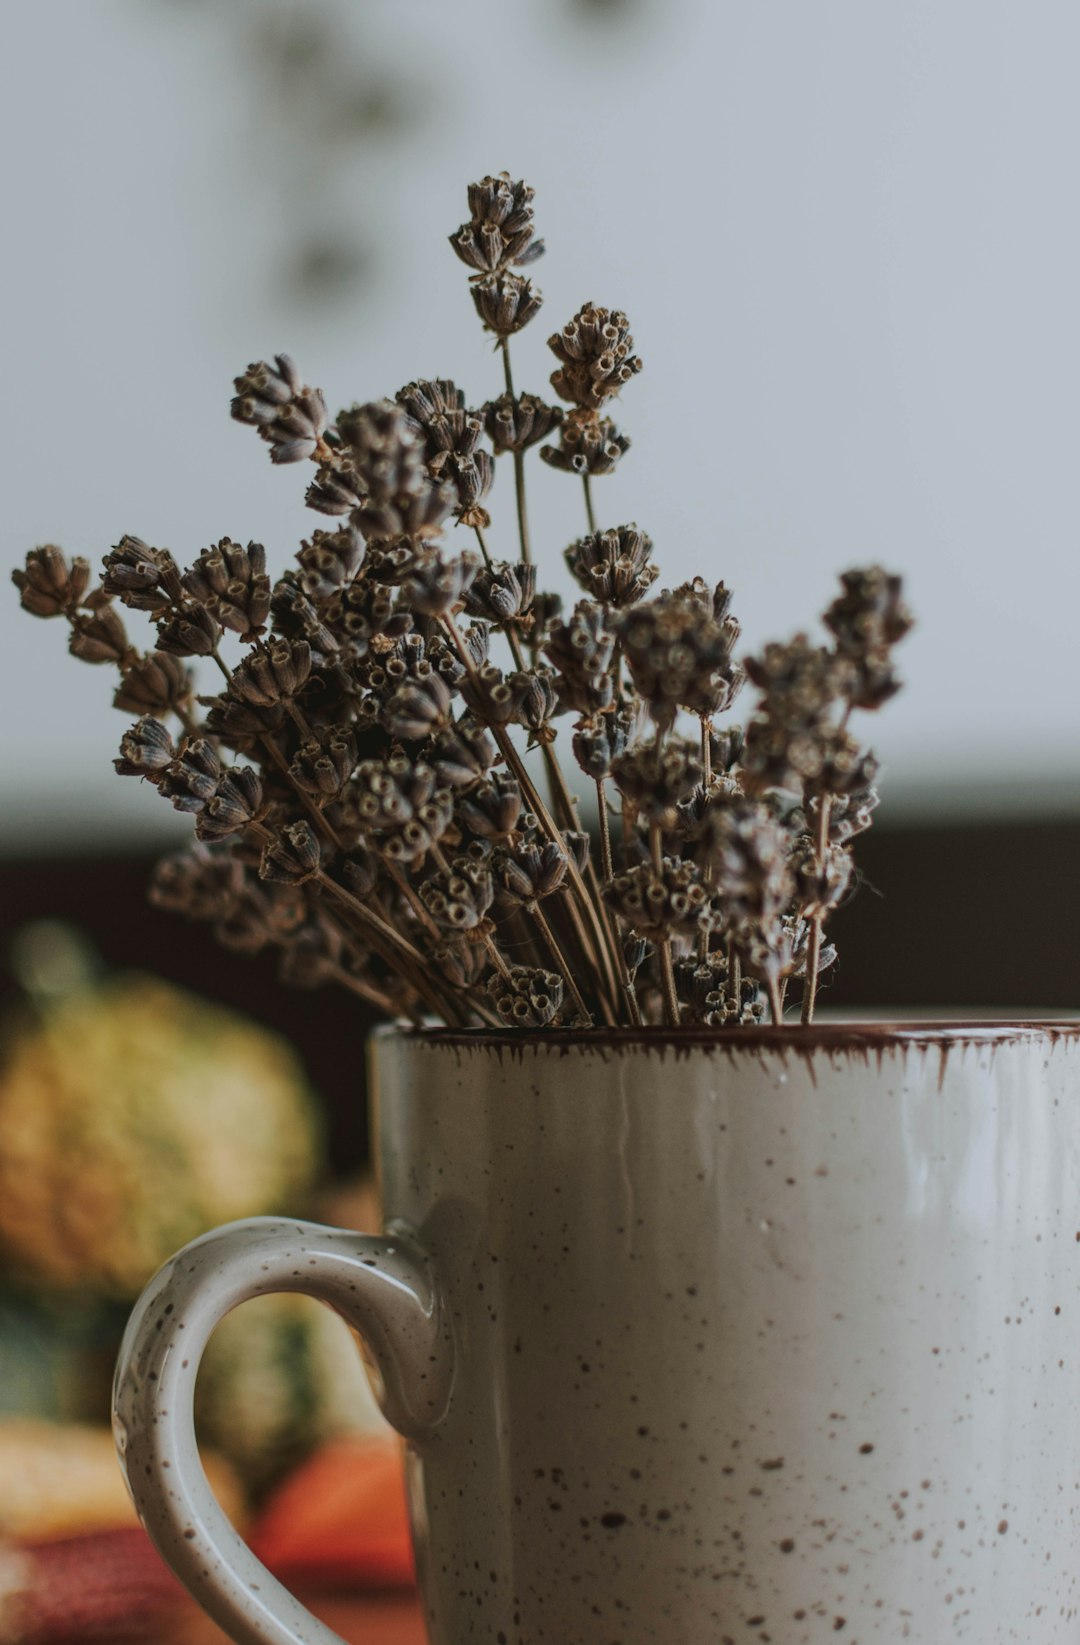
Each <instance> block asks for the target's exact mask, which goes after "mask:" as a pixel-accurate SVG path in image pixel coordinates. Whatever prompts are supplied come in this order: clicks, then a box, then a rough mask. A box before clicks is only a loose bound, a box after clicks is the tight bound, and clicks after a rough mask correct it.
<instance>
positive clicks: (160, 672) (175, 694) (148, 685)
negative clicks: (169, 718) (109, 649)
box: [113, 651, 195, 714]
mask: <svg viewBox="0 0 1080 1645" xmlns="http://www.w3.org/2000/svg"><path fill="white" fill-rule="evenodd" d="M194 688H195V677H194V675H193V674H192V672H191V670H190V668H185V667H184V665H183V663H182V662H181V661H180V660H179V658H178V657H170V656H169V655H168V653H167V652H164V651H152V652H150V654H149V655H148V656H135V657H133V658H132V660H131V661H130V662H128V663H126V664H125V665H124V667H123V669H122V672H121V675H120V684H119V685H118V686H117V688H116V690H115V692H114V693H113V707H114V708H120V709H123V711H124V712H125V713H127V714H178V713H185V712H186V711H187V710H188V708H189V707H190V705H191V695H192V692H193V690H194Z"/></svg>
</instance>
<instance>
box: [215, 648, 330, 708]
mask: <svg viewBox="0 0 1080 1645" xmlns="http://www.w3.org/2000/svg"><path fill="white" fill-rule="evenodd" d="M310 673H311V647H310V646H309V645H308V644H307V642H306V640H278V639H275V640H272V641H271V643H270V645H269V646H268V647H267V648H266V649H265V650H262V651H253V652H250V653H249V655H248V656H246V657H245V658H244V660H243V662H242V663H240V665H239V666H238V667H237V668H236V669H234V671H233V675H232V679H231V680H230V681H229V695H230V697H233V698H234V699H235V700H237V701H239V702H244V703H248V704H249V705H250V706H251V707H253V708H272V707H275V706H276V705H277V704H278V703H283V702H289V701H290V700H291V699H292V698H294V697H296V696H298V695H299V693H300V692H301V691H302V690H303V689H304V686H305V685H306V684H307V681H308V677H309V675H310Z"/></svg>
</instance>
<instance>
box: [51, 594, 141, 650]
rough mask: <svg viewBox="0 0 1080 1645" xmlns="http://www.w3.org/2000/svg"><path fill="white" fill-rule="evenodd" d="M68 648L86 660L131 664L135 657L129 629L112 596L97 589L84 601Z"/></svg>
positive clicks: (74, 620) (74, 619)
mask: <svg viewBox="0 0 1080 1645" xmlns="http://www.w3.org/2000/svg"><path fill="white" fill-rule="evenodd" d="M68 650H69V651H70V652H71V655H72V656H73V657H78V658H79V660H80V661H81V662H84V663H115V664H116V665H117V666H118V667H120V668H125V667H127V665H128V663H130V662H131V661H132V659H133V657H134V655H135V654H134V652H133V651H132V649H131V646H130V645H129V644H128V637H127V630H126V629H125V628H124V624H123V621H122V619H121V617H120V614H119V612H118V611H117V610H116V609H115V608H114V606H113V605H112V603H111V601H110V599H109V596H108V595H107V594H105V593H103V591H102V590H101V589H95V591H94V592H93V593H92V594H89V595H87V597H86V599H85V600H84V601H83V609H82V610H81V611H80V612H78V614H77V615H75V616H74V617H73V618H72V619H71V635H70V638H69V640H68Z"/></svg>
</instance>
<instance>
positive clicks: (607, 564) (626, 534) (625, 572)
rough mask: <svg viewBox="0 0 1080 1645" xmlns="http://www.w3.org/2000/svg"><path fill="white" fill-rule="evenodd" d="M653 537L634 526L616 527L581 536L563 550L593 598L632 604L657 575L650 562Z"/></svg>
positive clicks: (608, 603) (567, 560)
mask: <svg viewBox="0 0 1080 1645" xmlns="http://www.w3.org/2000/svg"><path fill="white" fill-rule="evenodd" d="M651 553H652V538H651V537H647V536H646V535H645V533H644V532H643V531H639V530H638V529H637V527H636V526H632V525H621V526H616V527H615V529H614V530H613V531H600V532H597V533H596V534H595V535H594V536H590V537H582V538H580V539H579V540H578V541H577V542H576V543H571V545H570V547H569V548H568V549H567V550H566V563H567V565H568V566H569V567H570V570H571V571H572V573H573V574H574V576H575V577H576V578H577V580H578V582H579V583H580V584H581V586H582V588H583V589H584V590H585V592H586V594H588V595H590V596H591V598H592V599H594V600H599V601H600V603H601V604H602V605H610V606H617V607H623V606H628V605H634V604H635V603H636V602H637V601H638V600H640V599H641V598H642V596H643V595H645V594H647V593H648V591H649V589H650V588H651V586H652V584H653V583H654V582H655V581H656V578H657V576H658V575H659V572H658V569H657V567H656V566H655V565H652V564H651V563H650V561H649V555H650V554H651Z"/></svg>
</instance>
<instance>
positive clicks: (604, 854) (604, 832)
mask: <svg viewBox="0 0 1080 1645" xmlns="http://www.w3.org/2000/svg"><path fill="white" fill-rule="evenodd" d="M596 805H597V810H598V812H599V816H600V872H601V874H602V876H603V878H604V879H605V880H610V879H611V878H612V877H613V875H614V872H615V870H614V867H613V865H612V861H611V819H610V818H609V816H608V808H607V791H606V789H605V786H604V778H603V777H597V779H596Z"/></svg>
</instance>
